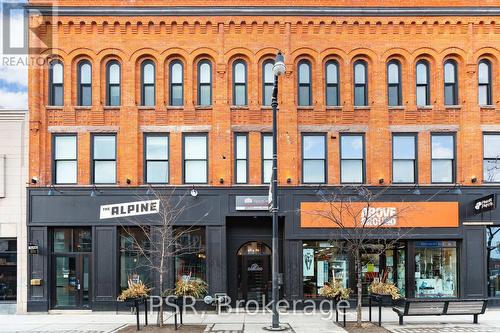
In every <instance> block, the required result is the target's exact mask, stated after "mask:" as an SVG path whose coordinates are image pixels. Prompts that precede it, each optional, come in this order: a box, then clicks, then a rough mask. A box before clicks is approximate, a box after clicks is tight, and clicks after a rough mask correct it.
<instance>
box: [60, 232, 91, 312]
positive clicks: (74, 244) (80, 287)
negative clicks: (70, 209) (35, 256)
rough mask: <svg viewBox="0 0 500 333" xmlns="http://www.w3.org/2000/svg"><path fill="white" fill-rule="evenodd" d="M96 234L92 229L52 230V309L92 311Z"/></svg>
mask: <svg viewBox="0 0 500 333" xmlns="http://www.w3.org/2000/svg"><path fill="white" fill-rule="evenodd" d="M91 251H92V232H91V229H90V228H55V229H53V231H52V257H51V262H52V265H51V266H52V282H51V285H50V288H51V295H52V302H51V304H52V307H53V308H58V309H87V308H90V298H91V297H90V295H91V274H90V267H91V259H90V258H91V257H90V256H91V253H90V252H91Z"/></svg>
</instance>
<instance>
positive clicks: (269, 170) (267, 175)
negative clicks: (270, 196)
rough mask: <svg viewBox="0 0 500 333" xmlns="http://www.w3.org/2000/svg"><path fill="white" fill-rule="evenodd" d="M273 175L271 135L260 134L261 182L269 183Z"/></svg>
mask: <svg viewBox="0 0 500 333" xmlns="http://www.w3.org/2000/svg"><path fill="white" fill-rule="evenodd" d="M272 175H273V136H272V135H271V134H263V135H262V182H263V183H270V182H271V177H272Z"/></svg>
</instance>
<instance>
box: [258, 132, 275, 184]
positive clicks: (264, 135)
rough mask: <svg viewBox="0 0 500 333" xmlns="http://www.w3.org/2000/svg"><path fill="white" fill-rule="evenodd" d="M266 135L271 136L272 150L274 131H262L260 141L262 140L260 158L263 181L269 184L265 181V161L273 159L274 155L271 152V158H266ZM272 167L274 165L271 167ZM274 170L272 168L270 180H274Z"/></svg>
mask: <svg viewBox="0 0 500 333" xmlns="http://www.w3.org/2000/svg"><path fill="white" fill-rule="evenodd" d="M264 137H271V150H272V137H273V134H272V133H262V134H261V136H260V142H261V145H260V150H261V156H260V160H261V177H260V178H261V182H262V184H269V183H267V182H266V181H265V179H264V170H265V164H266V163H265V162H266V161H271V163H272V161H273V156H272V154H271V158H264ZM271 168H272V167H271ZM272 178H273V176H272V170H271V179H270V182H271V181H272Z"/></svg>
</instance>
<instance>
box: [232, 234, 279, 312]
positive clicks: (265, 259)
mask: <svg viewBox="0 0 500 333" xmlns="http://www.w3.org/2000/svg"><path fill="white" fill-rule="evenodd" d="M237 255H238V299H242V300H246V301H250V300H252V301H257V302H258V303H259V304H265V303H266V301H265V300H269V299H270V298H271V291H272V281H271V249H270V248H269V247H268V246H267V245H265V244H264V243H261V242H249V243H246V244H244V245H243V246H242V247H241V248H240V249H239V250H238V254H237Z"/></svg>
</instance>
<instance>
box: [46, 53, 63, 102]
mask: <svg viewBox="0 0 500 333" xmlns="http://www.w3.org/2000/svg"><path fill="white" fill-rule="evenodd" d="M49 91H50V94H49V105H53V106H62V105H63V104H64V75H63V64H62V63H61V62H60V61H59V60H53V61H51V62H50V65H49Z"/></svg>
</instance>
